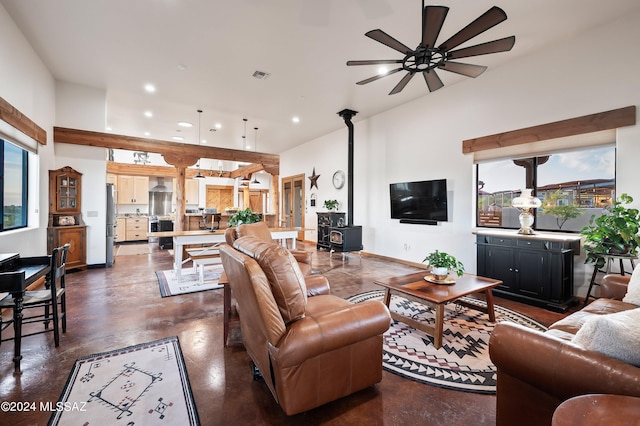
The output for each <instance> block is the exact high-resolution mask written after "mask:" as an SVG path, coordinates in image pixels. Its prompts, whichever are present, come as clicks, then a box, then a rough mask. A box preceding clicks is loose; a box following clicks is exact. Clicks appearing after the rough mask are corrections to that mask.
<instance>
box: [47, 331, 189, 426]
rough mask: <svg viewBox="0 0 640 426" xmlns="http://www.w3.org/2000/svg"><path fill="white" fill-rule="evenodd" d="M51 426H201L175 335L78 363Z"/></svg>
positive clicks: (70, 376) (93, 356)
mask: <svg viewBox="0 0 640 426" xmlns="http://www.w3.org/2000/svg"><path fill="white" fill-rule="evenodd" d="M56 407H62V409H59V410H54V413H53V414H52V415H51V418H50V419H49V423H48V425H51V426H54V425H106V424H108V425H122V426H128V425H164V426H167V425H199V424H200V420H199V417H198V411H197V410H196V405H195V401H194V399H193V394H192V393H191V386H190V385H189V377H188V376H187V370H186V367H185V364H184V358H183V357H182V351H181V350H180V343H179V342H178V338H177V337H176V336H173V337H167V338H165V339H161V340H156V341H154V342H149V343H143V344H140V345H135V346H129V347H126V348H123V349H118V350H115V351H110V352H104V353H99V354H93V355H89V356H86V357H83V358H80V359H78V360H77V361H76V363H75V365H74V366H73V369H72V370H71V374H70V375H69V379H68V380H67V384H66V385H65V388H64V390H63V391H62V394H61V395H60V399H59V400H58V402H57V404H56Z"/></svg>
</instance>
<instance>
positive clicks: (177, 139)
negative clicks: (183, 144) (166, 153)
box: [171, 136, 184, 141]
mask: <svg viewBox="0 0 640 426" xmlns="http://www.w3.org/2000/svg"><path fill="white" fill-rule="evenodd" d="M171 139H173V140H174V141H183V140H184V138H183V137H182V136H171Z"/></svg>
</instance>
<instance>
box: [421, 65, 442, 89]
mask: <svg viewBox="0 0 640 426" xmlns="http://www.w3.org/2000/svg"><path fill="white" fill-rule="evenodd" d="M422 75H423V76H424V81H425V82H426V83H427V87H428V88H429V91H430V92H435V91H436V90H438V89H440V88H442V87H443V86H444V83H442V80H440V77H438V74H436V70H429V71H423V72H422Z"/></svg>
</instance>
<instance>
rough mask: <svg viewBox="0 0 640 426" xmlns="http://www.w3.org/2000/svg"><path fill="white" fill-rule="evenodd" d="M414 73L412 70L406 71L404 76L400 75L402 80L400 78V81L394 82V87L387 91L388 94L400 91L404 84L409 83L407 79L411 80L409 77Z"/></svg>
mask: <svg viewBox="0 0 640 426" xmlns="http://www.w3.org/2000/svg"><path fill="white" fill-rule="evenodd" d="M414 74H415V73H413V72H408V73H407V74H406V75H405V76H404V77H402V80H400V82H399V83H398V84H396V87H394V88H393V90H392V91H390V92H389V94H390V95H395V94H396V93H400V92H402V89H404V86H406V85H407V83H409V81H411V79H412V78H413V76H414Z"/></svg>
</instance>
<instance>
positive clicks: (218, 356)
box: [0, 244, 561, 426]
mask: <svg viewBox="0 0 640 426" xmlns="http://www.w3.org/2000/svg"><path fill="white" fill-rule="evenodd" d="M300 246H304V244H299V247H300ZM307 247H308V248H310V249H312V250H314V248H313V246H311V245H307ZM171 265H172V257H171V255H170V254H169V253H168V252H167V251H166V250H159V249H157V247H156V246H153V248H152V253H151V254H146V255H129V256H117V257H116V262H115V265H114V266H113V267H111V268H98V269H89V270H87V271H80V272H75V273H70V274H68V275H67V303H68V307H67V311H68V314H67V315H68V328H67V333H66V334H64V335H62V337H61V342H60V346H59V347H58V348H55V347H54V345H53V335H52V334H51V333H47V334H43V335H38V336H32V337H28V338H25V339H24V340H23V350H22V353H23V357H24V358H23V360H22V373H21V374H19V375H16V374H14V373H13V363H12V356H13V342H5V343H4V344H2V345H1V346H0V401H24V402H36V403H37V404H39V402H40V401H42V402H55V401H57V399H58V397H59V395H60V392H61V391H62V388H63V387H64V385H65V382H66V380H67V377H68V375H69V372H70V370H71V368H72V366H73V364H74V361H75V360H76V359H77V358H79V357H82V356H85V355H89V354H92V353H96V352H103V351H109V350H112V349H117V348H121V347H124V346H129V345H133V344H137V343H144V342H147V341H151V340H155V339H160V338H163V337H167V336H172V335H176V336H178V337H179V339H180V344H181V347H182V351H183V354H184V358H185V361H186V365H187V370H188V374H189V378H190V381H191V387H192V389H193V392H194V396H195V401H196V405H197V408H198V412H199V415H200V419H201V421H202V424H203V425H218V424H219V425H225V424H233V425H244V424H251V425H281V424H282V425H290V424H291V425H297V424H305V425H314V424H318V425H319V424H322V425H416V424H419V425H443V424H447V425H491V424H495V402H496V401H495V396H494V395H480V394H474V393H466V392H459V391H452V390H445V389H441V388H437V387H432V386H427V385H423V384H420V383H417V382H413V381H410V380H407V379H403V378H401V377H399V376H396V375H394V374H392V373H388V372H386V371H385V372H383V379H382V382H381V383H379V384H377V385H375V386H373V387H370V388H368V389H365V390H363V391H360V392H358V393H356V394H354V395H352V396H349V397H346V398H343V399H341V400H338V401H335V402H333V403H330V404H327V405H325V406H322V407H319V408H317V409H315V410H312V411H309V412H306V413H303V414H299V415H296V416H292V417H287V416H286V415H285V414H284V413H283V411H282V410H281V409H280V408H279V406H278V405H277V404H276V403H275V401H274V399H273V397H272V396H271V394H270V393H269V390H268V389H267V387H266V385H265V384H264V383H263V382H260V381H254V380H253V378H252V374H251V369H250V359H249V356H248V355H247V353H246V351H245V350H244V348H243V346H242V342H241V337H240V333H239V329H234V330H232V334H231V339H230V344H229V346H228V347H224V346H223V338H222V334H223V328H222V303H223V299H222V290H211V291H206V292H202V293H194V294H187V295H181V296H174V297H168V298H162V297H160V292H159V290H158V283H157V279H156V276H155V271H158V270H164V269H171ZM314 268H315V269H317V270H319V271H321V272H322V273H323V274H324V275H326V276H327V277H329V279H330V282H331V285H332V293H333V294H336V295H338V296H342V297H347V296H350V295H353V294H356V293H360V292H363V291H367V290H372V289H379V287H377V286H375V285H374V284H373V280H374V279H375V278H377V277H385V276H393V275H398V274H403V273H407V272H411V271H413V270H414V269H415V268H413V267H411V266H406V265H402V264H398V263H393V262H389V261H385V260H381V259H377V258H373V257H368V256H364V257H360V256H358V255H357V254H351V255H349V257H348V258H347V259H343V258H342V256H341V255H337V254H334V255H332V256H330V255H329V254H328V253H327V252H318V253H315V254H314ZM497 303H498V304H501V305H503V306H506V307H509V308H511V309H514V310H517V311H520V312H523V313H525V314H527V315H529V316H531V317H533V318H535V319H537V320H538V321H540V322H542V323H544V324H551V323H552V322H554V321H556V320H558V319H559V318H560V317H561V315H560V314H557V313H553V312H550V311H547V310H544V309H539V308H533V307H530V306H527V305H522V304H519V303H516V302H511V301H508V300H504V299H501V298H497ZM5 315H6V313H5ZM7 331H8V330H5V333H6V332H7ZM49 414H50V413H46V412H40V411H37V410H36V411H35V412H22V413H6V412H0V424H1V425H9V424H11V425H44V424H46V422H47V420H48V418H49ZM171 426H173V425H171Z"/></svg>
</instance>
